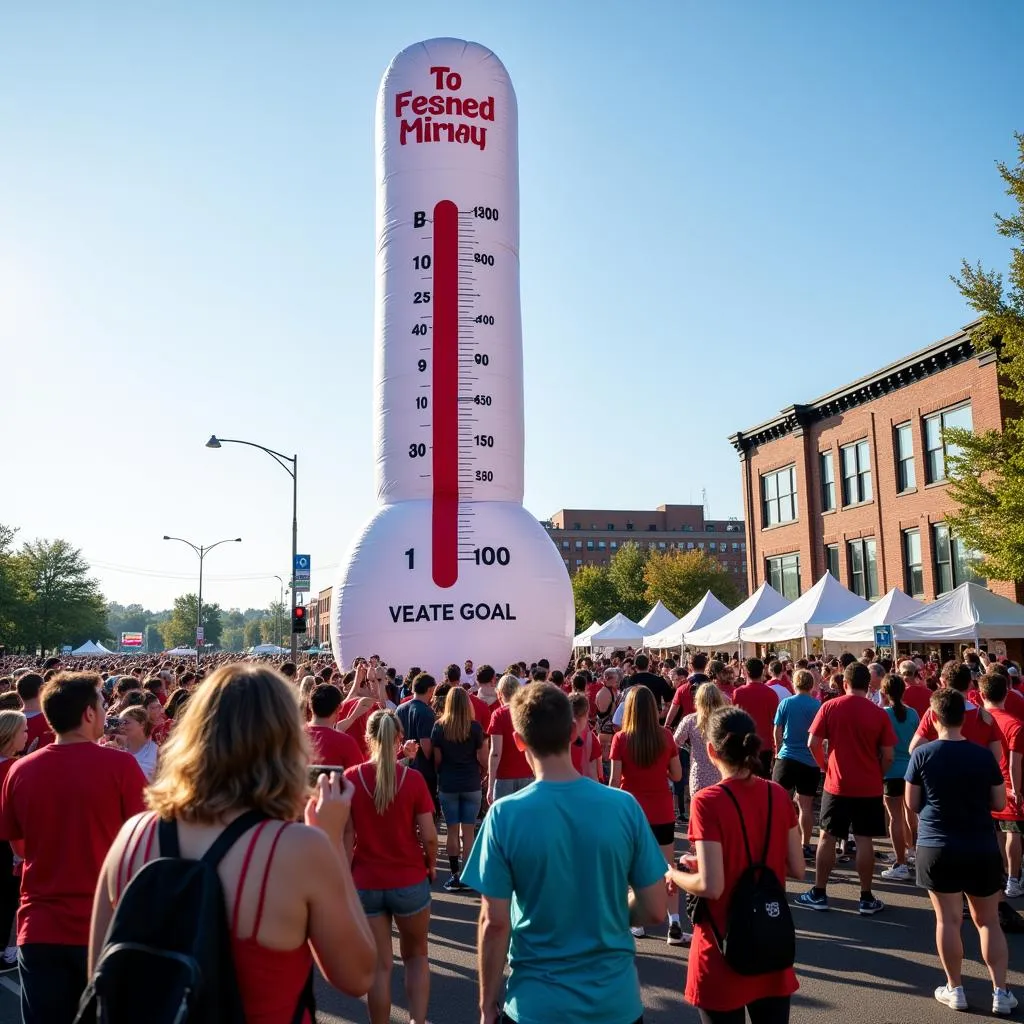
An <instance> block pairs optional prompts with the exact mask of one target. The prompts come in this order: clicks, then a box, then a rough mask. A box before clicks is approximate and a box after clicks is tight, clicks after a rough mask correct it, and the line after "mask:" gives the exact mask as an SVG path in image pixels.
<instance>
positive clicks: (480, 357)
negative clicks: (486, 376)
mask: <svg viewBox="0 0 1024 1024" xmlns="http://www.w3.org/2000/svg"><path fill="white" fill-rule="evenodd" d="M490 361H491V360H490V359H489V358H488V356H487V354H486V353H485V352H477V354H476V355H475V356H473V362H474V363H476V364H477V366H486V365H487V364H488V363H489V362H490Z"/></svg>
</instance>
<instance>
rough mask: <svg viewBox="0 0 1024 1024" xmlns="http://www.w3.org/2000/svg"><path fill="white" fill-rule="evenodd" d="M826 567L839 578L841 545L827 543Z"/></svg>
mask: <svg viewBox="0 0 1024 1024" xmlns="http://www.w3.org/2000/svg"><path fill="white" fill-rule="evenodd" d="M825 569H826V571H827V572H830V573H831V574H832V575H833V576H834V577H835V578H836V579H839V545H838V544H826V545H825Z"/></svg>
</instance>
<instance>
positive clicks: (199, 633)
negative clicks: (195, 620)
mask: <svg viewBox="0 0 1024 1024" xmlns="http://www.w3.org/2000/svg"><path fill="white" fill-rule="evenodd" d="M205 637H206V630H205V629H203V627H202V626H196V646H197V647H202V646H203V641H204V639H205Z"/></svg>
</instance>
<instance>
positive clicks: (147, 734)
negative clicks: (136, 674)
mask: <svg viewBox="0 0 1024 1024" xmlns="http://www.w3.org/2000/svg"><path fill="white" fill-rule="evenodd" d="M152 735H153V724H152V723H151V722H150V720H149V712H148V711H147V710H146V709H145V708H144V707H142V706H140V705H135V706H132V707H128V708H125V709H124V710H123V711H122V712H121V715H120V720H119V725H118V731H117V736H116V740H117V745H118V746H119V747H121V749H122V750H127V751H128V753H129V754H131V755H132V757H134V758H135V760H136V761H138V762H139V767H140V768H141V769H142V774H143V775H145V776H146V781H147V782H152V781H153V776H154V775H155V774H156V760H157V757H158V756H159V754H160V748H159V747H158V746H157V745H156V741H155V740H153V738H152Z"/></svg>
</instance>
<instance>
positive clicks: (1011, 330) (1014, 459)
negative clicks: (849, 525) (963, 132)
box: [943, 134, 1024, 580]
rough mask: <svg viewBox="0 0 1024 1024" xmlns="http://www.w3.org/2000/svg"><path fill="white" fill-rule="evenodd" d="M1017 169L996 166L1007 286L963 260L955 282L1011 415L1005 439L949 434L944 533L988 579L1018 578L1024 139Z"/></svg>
mask: <svg viewBox="0 0 1024 1024" xmlns="http://www.w3.org/2000/svg"><path fill="white" fill-rule="evenodd" d="M1016 139H1017V150H1018V152H1017V164H1016V166H1014V167H1010V166H1008V165H1007V164H1004V163H1002V162H998V163H997V164H996V166H997V167H998V169H999V173H1000V175H1001V176H1002V178H1003V181H1004V182H1005V183H1006V192H1007V195H1009V196H1010V197H1011V198H1012V199H1013V201H1014V202H1015V203H1016V206H1017V209H1016V212H1015V213H1014V214H1013V215H1012V216H1009V217H1003V216H1000V215H998V214H997V215H996V218H995V219H996V230H997V232H998V233H999V234H1000V235H1002V236H1003V237H1004V238H1008V239H1010V240H1011V241H1012V242H1014V243H1015V244H1014V245H1013V247H1012V248H1011V254H1010V266H1009V271H1008V278H1009V281H1008V285H1005V286H1004V283H1003V275H1002V274H1001V273H999V272H998V271H994V270H986V269H985V268H984V267H982V265H981V264H980V263H979V264H976V265H974V266H972V265H971V264H969V263H968V262H967V261H966V260H964V262H963V265H962V266H961V268H960V274H959V276H956V277H954V278H953V282H954V283H955V284H956V286H957V288H959V289H960V293H961V294H962V295H963V297H964V298H965V299H966V300H967V303H968V304H969V305H970V306H971V307H972V308H973V309H974V310H976V311H977V312H978V313H979V314H980V317H981V322H980V324H979V325H978V327H977V328H975V330H974V332H973V335H972V337H973V340H974V343H975V345H976V346H977V347H978V349H979V350H980V349H985V348H988V347H995V348H996V350H997V354H998V356H999V364H1000V365H999V372H1000V385H1001V387H1000V390H1001V392H1002V396H1003V399H1004V400H1005V405H1006V408H1007V410H1008V412H1009V414H1008V415H1007V416H1006V417H1005V419H1004V426H1003V432H1002V433H999V432H998V431H994V430H988V431H981V432H978V433H971V432H969V431H965V430H948V431H946V432H945V433H944V435H943V437H944V440H945V442H946V443H947V444H949V445H954V446H956V447H957V448H958V449H959V451H958V452H951V455H950V459H949V479H950V494H951V495H952V497H953V498H954V499H955V500H956V502H957V504H958V505H959V509H958V511H957V512H956V513H955V514H954V515H951V516H947V520H948V522H949V525H950V528H951V529H952V530H953V532H954V533H955V534H956V535H957V536H958V537H959V538H960V539H961V540H962V541H963V542H964V543H965V544H966V545H967V546H968V547H969V548H973V549H974V550H975V551H977V552H978V554H979V555H980V558H981V561H980V564H979V565H978V566H976V570H977V572H978V573H979V574H980V575H981V576H984V577H985V578H987V579H994V580H1021V579H1024V419H1022V418H1021V410H1022V409H1024V134H1017V135H1016Z"/></svg>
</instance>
